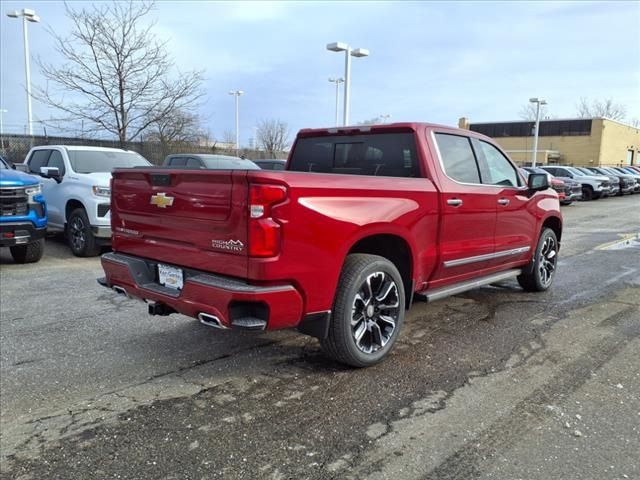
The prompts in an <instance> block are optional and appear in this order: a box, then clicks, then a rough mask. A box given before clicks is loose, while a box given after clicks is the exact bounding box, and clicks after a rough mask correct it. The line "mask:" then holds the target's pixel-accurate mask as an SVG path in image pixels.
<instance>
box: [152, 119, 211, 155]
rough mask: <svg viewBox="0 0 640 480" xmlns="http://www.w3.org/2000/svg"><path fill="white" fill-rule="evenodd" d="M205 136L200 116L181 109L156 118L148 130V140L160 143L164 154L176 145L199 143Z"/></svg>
mask: <svg viewBox="0 0 640 480" xmlns="http://www.w3.org/2000/svg"><path fill="white" fill-rule="evenodd" d="M204 136H205V133H203V131H202V129H201V128H200V119H199V118H198V116H197V115H194V114H192V113H189V112H185V111H181V110H176V111H175V112H171V114H170V115H165V116H164V117H162V118H158V119H156V120H154V121H153V123H151V124H150V125H149V127H148V129H147V132H146V139H147V140H151V141H156V142H158V143H160V146H161V148H162V153H163V155H167V154H168V153H169V152H170V151H172V150H173V149H174V148H175V147H179V146H186V145H189V144H191V145H194V144H198V143H199V141H200V139H201V138H202V137H204Z"/></svg>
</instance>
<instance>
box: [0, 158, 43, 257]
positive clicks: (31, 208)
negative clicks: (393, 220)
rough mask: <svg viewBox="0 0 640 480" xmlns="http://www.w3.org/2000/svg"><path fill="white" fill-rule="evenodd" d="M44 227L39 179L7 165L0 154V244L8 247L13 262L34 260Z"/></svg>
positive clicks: (38, 254)
mask: <svg viewBox="0 0 640 480" xmlns="http://www.w3.org/2000/svg"><path fill="white" fill-rule="evenodd" d="M46 229H47V207H46V204H45V201H44V197H43V196H42V187H41V185H40V179H38V178H37V177H34V176H32V175H28V174H26V173H23V172H18V171H16V170H13V169H11V167H9V164H8V163H7V162H6V161H5V160H4V159H3V158H2V157H0V247H9V248H10V249H11V256H12V257H13V259H14V260H15V261H16V263H31V262H37V261H38V260H40V259H41V258H42V254H43V252H44V235H45V232H46Z"/></svg>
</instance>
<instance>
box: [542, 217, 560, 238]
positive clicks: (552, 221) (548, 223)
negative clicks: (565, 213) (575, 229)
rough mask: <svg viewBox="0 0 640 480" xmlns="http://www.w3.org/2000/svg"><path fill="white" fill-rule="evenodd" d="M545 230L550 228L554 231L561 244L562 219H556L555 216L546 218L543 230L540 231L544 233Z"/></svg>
mask: <svg viewBox="0 0 640 480" xmlns="http://www.w3.org/2000/svg"><path fill="white" fill-rule="evenodd" d="M545 228H550V229H551V230H553V233H555V234H556V238H557V239H558V243H560V242H561V240H562V220H561V219H560V217H556V216H555V215H553V216H549V217H547V218H545V219H544V222H542V228H541V229H540V231H541V232H542V230H543V229H545Z"/></svg>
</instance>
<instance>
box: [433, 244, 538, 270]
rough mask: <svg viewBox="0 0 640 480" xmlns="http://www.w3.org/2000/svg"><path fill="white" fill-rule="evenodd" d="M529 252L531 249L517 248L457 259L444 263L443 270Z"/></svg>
mask: <svg viewBox="0 0 640 480" xmlns="http://www.w3.org/2000/svg"><path fill="white" fill-rule="evenodd" d="M529 250H531V247H519V248H513V249H511V250H502V251H501V252H494V253H487V254H484V255H477V256H475V257H466V258H459V259H457V260H448V261H446V262H444V266H445V268H451V267H459V266H460V265H467V264H469V263H475V262H484V261H485V260H493V259H494V258H502V257H509V256H511V255H519V254H521V253H525V252H528V251H529Z"/></svg>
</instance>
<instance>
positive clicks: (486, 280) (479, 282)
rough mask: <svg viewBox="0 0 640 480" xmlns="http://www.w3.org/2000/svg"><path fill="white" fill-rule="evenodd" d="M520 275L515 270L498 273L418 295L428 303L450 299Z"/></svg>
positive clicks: (518, 270) (516, 269)
mask: <svg viewBox="0 0 640 480" xmlns="http://www.w3.org/2000/svg"><path fill="white" fill-rule="evenodd" d="M520 273H522V270H521V269H519V268H515V269H513V270H507V271H505V272H498V273H494V274H492V275H487V276H485V277H480V278H474V279H472V280H466V281H464V282H460V283H455V284H453V285H447V286H446V287H441V288H436V289H434V290H425V291H423V292H419V294H420V295H423V296H424V297H426V299H427V301H428V302H433V301H434V300H440V299H441V298H446V297H450V296H451V295H457V294H459V293H462V292H466V291H467V290H473V289H474V288H478V287H482V286H484V285H490V284H492V283H496V282H501V281H503V280H508V279H510V278H515V277H517V276H518V275H520Z"/></svg>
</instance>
